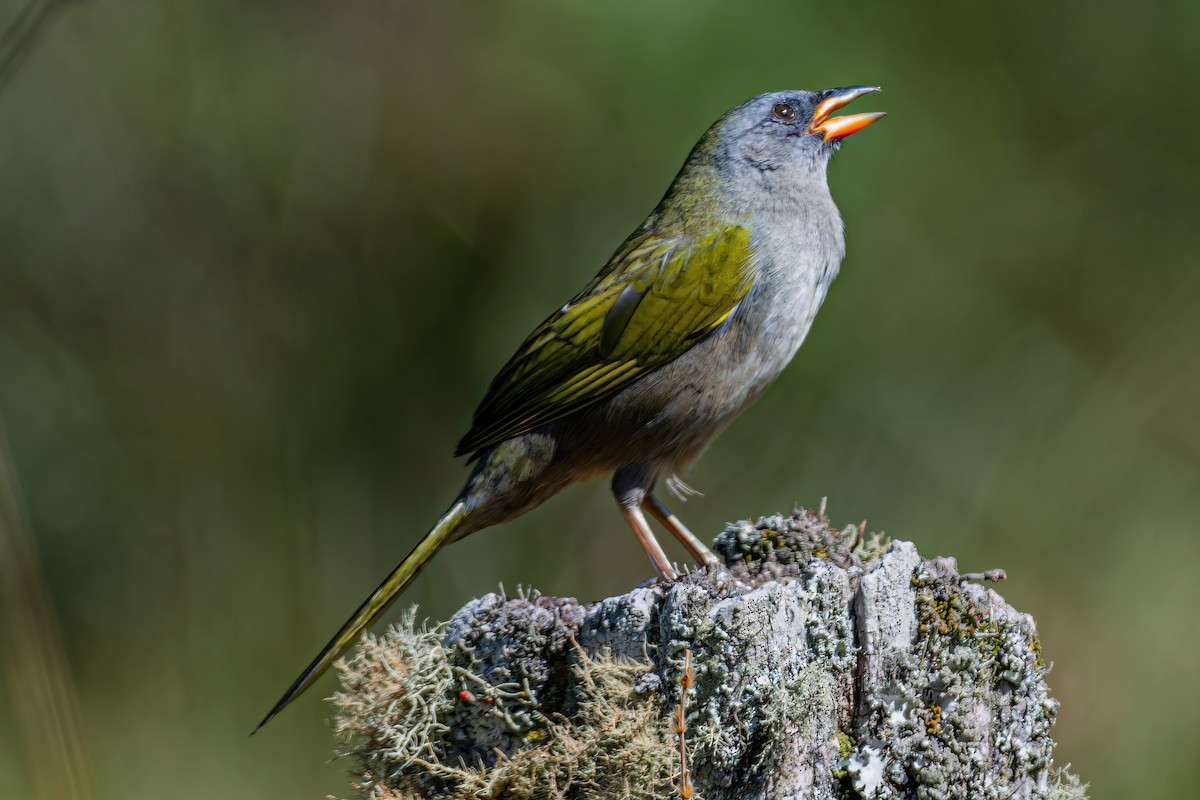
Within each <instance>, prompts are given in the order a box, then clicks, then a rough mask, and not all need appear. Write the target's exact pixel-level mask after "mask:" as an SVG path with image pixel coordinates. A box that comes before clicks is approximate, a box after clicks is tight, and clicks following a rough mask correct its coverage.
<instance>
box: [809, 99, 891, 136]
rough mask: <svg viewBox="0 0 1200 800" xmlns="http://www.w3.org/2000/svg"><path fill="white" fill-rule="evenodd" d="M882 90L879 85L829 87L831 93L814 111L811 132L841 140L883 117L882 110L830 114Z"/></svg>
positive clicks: (810, 126)
mask: <svg viewBox="0 0 1200 800" xmlns="http://www.w3.org/2000/svg"><path fill="white" fill-rule="evenodd" d="M879 91H882V90H881V89H880V88H879V87H878V86H847V87H844V88H842V89H827V90H826V93H827V94H828V95H829V96H828V97H826V98H825V99H824V100H822V101H821V102H820V103H819V104H818V105H817V108H816V110H815V111H814V112H813V120H812V123H811V124H810V125H809V126H808V132H809V133H819V134H821V136H822V137H823V138H824V140H825V141H827V142H829V141H835V142H836V141H839V140H841V139H845V138H846V137H847V136H849V135H850V134H852V133H858V132H859V131H861V130H862V129H863V128H865V127H867V126H868V125H870V124H871V123H873V122H876V121H878V120H880V119H883V117H884V116H885V114H884V113H883V112H882V111H874V112H871V113H870V114H850V115H849V116H845V117H833V118H830V116H829V115H830V114H832V113H833V112H834V111H837V110H838V109H839V108H842V107H843V106H847V105H850V103H852V102H854V101H855V100H857V99H858V98H860V97H862V96H863V95H864V94H870V93H871V92H879Z"/></svg>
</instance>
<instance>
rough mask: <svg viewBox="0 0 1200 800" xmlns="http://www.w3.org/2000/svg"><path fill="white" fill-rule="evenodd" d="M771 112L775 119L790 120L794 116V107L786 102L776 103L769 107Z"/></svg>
mask: <svg viewBox="0 0 1200 800" xmlns="http://www.w3.org/2000/svg"><path fill="white" fill-rule="evenodd" d="M771 113H772V114H774V115H775V118H776V119H781V120H783V121H784V122H791V121H792V120H794V119H795V118H796V107H795V106H792V105H789V104H788V103H776V104H775V107H774V108H772V109H771Z"/></svg>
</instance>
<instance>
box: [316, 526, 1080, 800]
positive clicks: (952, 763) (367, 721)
mask: <svg viewBox="0 0 1200 800" xmlns="http://www.w3.org/2000/svg"><path fill="white" fill-rule="evenodd" d="M714 549H715V550H716V552H717V553H719V554H720V555H721V557H722V558H723V559H724V561H725V563H726V565H727V569H726V570H723V571H722V572H721V573H720V574H711V573H708V572H696V573H692V574H690V575H687V576H684V577H683V578H682V579H680V580H679V581H677V582H674V583H672V584H670V585H665V586H664V585H651V586H647V587H643V588H640V589H635V590H633V591H632V592H630V593H628V594H625V595H621V596H619V597H612V598H608V599H606V600H603V601H600V602H598V603H594V604H588V605H584V604H580V603H578V602H576V601H575V600H573V599H569V598H549V597H539V596H532V597H521V598H507V597H503V596H500V595H495V594H492V595H487V596H485V597H483V598H480V599H479V600H475V601H473V602H471V603H469V604H467V605H466V606H465V607H464V608H463V609H461V610H460V611H459V612H458V613H457V614H455V616H454V618H453V619H451V620H450V621H449V622H448V623H446V624H445V625H444V626H439V627H437V628H433V629H422V628H418V627H417V626H416V625H415V624H414V617H413V615H412V614H411V613H410V614H409V615H407V616H406V617H405V618H404V620H403V621H402V623H401V625H400V626H398V627H396V628H393V629H392V630H390V631H389V632H388V633H387V634H386V635H385V636H384V637H382V638H373V637H368V638H367V639H365V640H364V642H363V643H362V645H360V647H359V648H358V649H357V650H356V651H355V653H354V654H353V656H351V657H350V658H349V659H348V660H347V661H346V662H345V663H344V664H343V665H342V666H341V669H342V675H343V678H342V680H343V691H342V692H340V693H339V694H338V695H337V696H336V697H335V701H334V702H335V706H336V710H337V716H336V720H335V726H336V730H337V732H338V734H339V736H340V737H341V740H342V741H343V743H344V744H345V747H346V754H347V755H350V756H352V757H353V758H354V759H356V763H357V769H356V773H357V775H358V783H357V785H358V788H359V790H360V792H361V793H362V794H363V795H365V796H368V797H374V798H413V800H416V799H417V798H513V799H514V800H521V799H522V798H545V799H546V800H558V799H559V798H563V799H566V798H572V799H573V798H580V799H582V798H589V799H590V798H642V797H645V798H651V797H654V798H663V797H670V796H673V795H675V794H677V793H679V792H680V791H681V789H682V787H681V782H680V768H679V767H680V757H681V754H680V752H679V750H678V745H677V742H676V733H675V717H676V715H677V714H678V712H679V708H680V705H681V700H683V694H682V691H681V686H680V678H681V677H682V675H683V672H684V660H685V655H687V656H688V658H689V660H690V664H691V667H692V670H693V672H694V675H695V682H694V685H693V686H692V688H691V690H690V692H689V693H688V694H687V696H686V699H685V700H683V703H682V705H683V713H684V721H685V728H686V730H685V739H686V742H687V749H688V753H687V761H688V764H689V765H690V768H691V774H692V780H693V781H694V784H695V790H696V791H695V795H694V796H696V797H703V798H706V800H724V799H725V798H729V799H732V798H739V800H741V799H742V798H747V799H749V798H763V800H767V799H768V798H770V799H772V800H773V799H774V798H814V799H818V800H825V799H828V800H834V799H835V798H836V799H837V800H842V799H843V798H887V799H889V800H890V799H891V798H919V799H920V800H925V799H926V798H928V799H929V800H933V799H934V798H963V797H971V798H993V797H996V798H998V797H1009V796H1011V797H1016V798H1053V800H1080V798H1083V797H1084V790H1085V788H1086V787H1085V786H1083V785H1081V784H1080V783H1079V782H1078V780H1077V779H1075V778H1074V777H1073V776H1069V775H1067V774H1066V773H1065V772H1063V773H1061V774H1060V773H1058V772H1056V771H1055V770H1054V768H1053V766H1052V761H1051V752H1052V749H1053V741H1052V740H1051V738H1050V726H1051V725H1052V724H1053V721H1054V713H1055V710H1056V707H1057V704H1056V702H1055V701H1054V700H1052V699H1051V698H1050V697H1049V695H1048V693H1047V688H1046V683H1045V677H1046V671H1047V667H1046V664H1045V662H1044V661H1043V659H1042V657H1041V650H1040V644H1039V642H1038V640H1037V635H1036V631H1035V629H1034V624H1033V620H1032V619H1031V618H1030V617H1028V616H1026V615H1023V614H1019V613H1018V612H1016V611H1015V610H1013V609H1012V608H1011V607H1009V606H1008V605H1007V604H1006V603H1004V601H1003V600H1002V599H1001V598H1000V597H999V595H997V594H995V592H992V591H990V590H987V589H985V588H983V587H981V586H979V585H976V584H973V583H969V582H966V581H964V580H963V579H961V578H960V576H959V575H958V574H957V570H956V568H955V565H954V562H953V561H951V560H948V559H938V560H934V561H924V560H922V559H921V558H920V556H919V555H918V554H917V552H916V550H915V548H913V546H912V545H911V544H909V543H906V542H891V543H889V542H887V541H886V540H884V539H883V538H882V537H872V538H870V539H868V540H867V541H866V542H863V537H862V535H861V531H860V530H859V529H858V528H856V527H853V526H851V527H848V528H845V529H843V530H837V529H835V528H833V527H831V526H830V525H829V523H828V521H827V520H826V519H825V518H824V517H823V516H821V515H817V514H813V513H811V512H805V511H798V512H796V513H794V514H793V515H791V516H788V517H784V516H774V517H765V518H761V519H759V520H758V521H757V522H755V523H750V522H739V523H734V524H732V525H729V526H728V527H727V528H726V529H725V531H723V532H722V533H721V534H720V535H719V536H718V537H717V540H716V542H715V544H714Z"/></svg>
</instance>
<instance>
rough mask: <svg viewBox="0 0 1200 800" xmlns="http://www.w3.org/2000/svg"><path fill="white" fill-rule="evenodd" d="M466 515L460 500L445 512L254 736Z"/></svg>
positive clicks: (383, 608)
mask: <svg viewBox="0 0 1200 800" xmlns="http://www.w3.org/2000/svg"><path fill="white" fill-rule="evenodd" d="M466 515H467V514H466V504H465V503H464V502H463V501H461V500H460V501H458V502H457V503H455V504H454V505H453V506H452V507H451V508H450V510H449V511H447V512H446V514H445V516H443V517H442V518H441V519H440V520H438V523H437V524H436V525H434V526H433V529H432V530H431V531H429V533H427V534H425V538H423V539H422V540H421V541H420V542H418V543H417V546H416V547H414V548H413V550H412V552H411V553H409V554H408V555H407V556H406V557H405V559H404V560H403V561H401V562H400V564H399V565H398V566H397V567H396V568H395V569H394V570H392V573H391V574H390V575H388V576H387V577H386V578H384V580H383V583H381V584H379V588H377V589H376V590H375V591H374V592H372V593H371V596H370V597H368V598H367V599H366V600H364V601H363V604H362V605H361V606H359V608H358V610H357V611H355V612H354V615H353V616H352V617H350V619H348V620H347V621H346V624H345V625H343V626H342V628H341V630H339V631H338V632H337V634H336V635H334V637H333V638H332V639H331V640H330V641H329V644H327V645H325V648H324V649H323V650H322V651H321V652H320V654H319V655H318V656H317V657H316V658H315V659H313V662H312V663H311V664H309V665H308V668H307V669H305V670H304V672H302V673H300V677H298V678H296V680H295V682H294V683H292V685H291V686H290V687H288V690H287V691H286V692H284V694H283V697H281V698H280V699H279V702H278V703H276V704H275V706H274V707H273V708H272V709H271V710H270V711H269V712H268V713H267V715H266V716H265V717H263V721H262V722H260V723H258V727H257V728H255V729H254V731H253V733H251V735H253V734H254V733H257V732H258V730H259V728H261V727H262V726H263V725H266V724H267V723H268V722H270V721H271V719H272V718H273V717H274V716H275V715H276V714H278V713H279V712H280V711H282V710H283V709H284V708H286V707H287V705H288V704H289V703H291V702H292V701H293V700H295V699H296V698H297V697H299V696H300V694H301V693H302V692H303V691H304V690H305V689H307V688H308V687H309V686H312V685H313V684H314V683H315V682H316V681H317V679H318V678H320V677H321V675H323V674H324V673H325V671H326V670H327V669H329V667H330V665H332V664H333V662H335V661H337V660H338V659H339V658H341V656H342V654H343V653H345V652H346V650H348V649H349V648H350V645H352V644H354V642H355V640H356V639H358V636H359V634H361V633H362V632H363V630H364V629H365V628H367V627H368V626H369V625H370V624H371V623H372V622H374V621H375V620H376V619H378V618H379V615H380V614H382V613H383V612H384V611H386V610H387V608H388V606H390V605H391V604H392V601H394V600H395V599H396V598H397V597H398V596H399V595H400V592H401V590H403V589H404V587H405V586H407V585H408V584H409V582H410V581H411V580H412V579H413V578H415V577H416V576H417V573H419V572H420V571H421V569H422V568H424V566H425V565H426V564H428V563H429V560H430V559H431V558H433V554H434V553H436V552H437V551H438V550H441V549H442V547H444V546H445V545H447V544H449V543H450V541H451V537H452V535H453V534H454V532H455V531H457V530H458V529H459V527H460V526H461V525H462V522H463V520H464V519H465V518H466Z"/></svg>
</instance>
